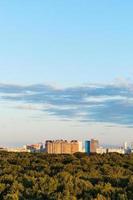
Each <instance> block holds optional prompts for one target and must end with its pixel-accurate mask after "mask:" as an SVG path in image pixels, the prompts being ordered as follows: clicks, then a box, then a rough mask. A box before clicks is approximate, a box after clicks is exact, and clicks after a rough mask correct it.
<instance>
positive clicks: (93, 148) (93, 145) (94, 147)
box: [90, 139, 99, 153]
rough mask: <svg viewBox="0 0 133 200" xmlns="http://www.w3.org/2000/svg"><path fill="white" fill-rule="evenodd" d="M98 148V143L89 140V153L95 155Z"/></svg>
mask: <svg viewBox="0 0 133 200" xmlns="http://www.w3.org/2000/svg"><path fill="white" fill-rule="evenodd" d="M98 147H99V141H98V140H95V139H91V144H90V152H91V153H96V150H97V148H98Z"/></svg>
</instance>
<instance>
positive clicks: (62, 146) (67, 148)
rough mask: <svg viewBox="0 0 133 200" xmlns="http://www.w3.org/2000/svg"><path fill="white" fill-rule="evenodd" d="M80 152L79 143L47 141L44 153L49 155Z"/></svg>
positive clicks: (75, 141)
mask: <svg viewBox="0 0 133 200" xmlns="http://www.w3.org/2000/svg"><path fill="white" fill-rule="evenodd" d="M80 150H81V142H79V141H77V140H72V141H70V142H68V141H67V140H47V141H46V152H47V153H49V154H74V153H76V152H79V151H80Z"/></svg>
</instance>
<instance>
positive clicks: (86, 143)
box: [85, 140, 91, 155]
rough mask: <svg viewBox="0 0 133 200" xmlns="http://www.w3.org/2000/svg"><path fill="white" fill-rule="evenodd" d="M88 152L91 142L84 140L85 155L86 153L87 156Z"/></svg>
mask: <svg viewBox="0 0 133 200" xmlns="http://www.w3.org/2000/svg"><path fill="white" fill-rule="evenodd" d="M90 152H91V142H90V141H88V140H86V141H85V153H87V154H88V155H89V154H90Z"/></svg>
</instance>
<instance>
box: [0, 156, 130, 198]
mask: <svg viewBox="0 0 133 200" xmlns="http://www.w3.org/2000/svg"><path fill="white" fill-rule="evenodd" d="M0 199H1V200H19V199H20V200H32V199H33V200H56V199H57V200H76V199H79V200H112V199H114V200H115V199H116V200H127V199H133V155H119V154H116V153H112V154H104V155H97V154H94V155H90V156H87V155H86V154H82V153H77V154H74V155H50V154H49V155H48V154H45V153H37V154H31V153H7V152H0Z"/></svg>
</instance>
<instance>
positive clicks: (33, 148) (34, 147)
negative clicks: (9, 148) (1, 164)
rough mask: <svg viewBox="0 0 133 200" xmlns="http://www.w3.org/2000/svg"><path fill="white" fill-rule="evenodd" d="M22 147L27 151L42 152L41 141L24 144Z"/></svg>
mask: <svg viewBox="0 0 133 200" xmlns="http://www.w3.org/2000/svg"><path fill="white" fill-rule="evenodd" d="M24 149H25V150H26V151H28V152H32V153H34V152H43V150H44V148H43V144H42V143H37V144H31V145H25V146H24Z"/></svg>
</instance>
